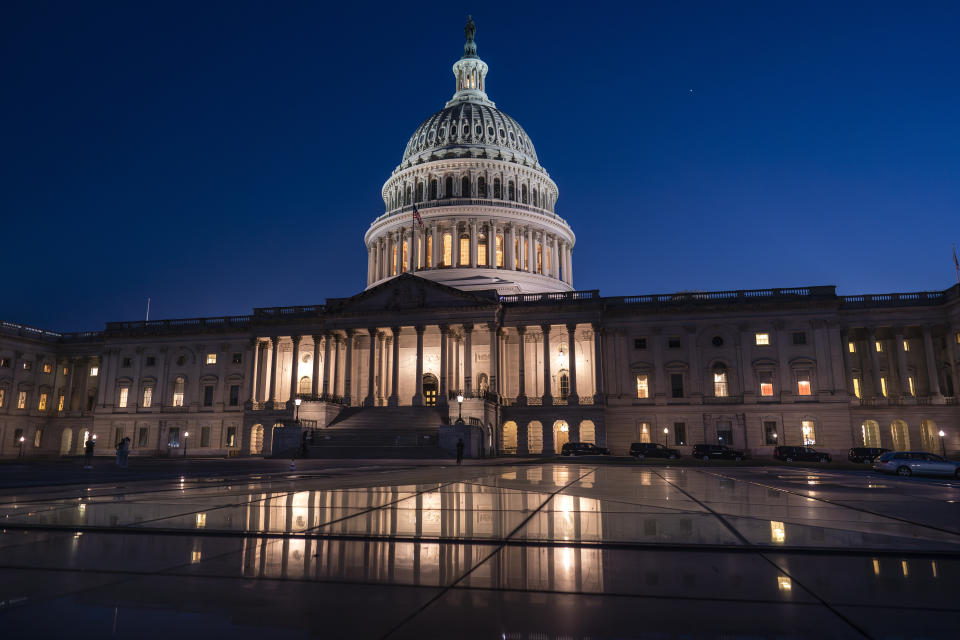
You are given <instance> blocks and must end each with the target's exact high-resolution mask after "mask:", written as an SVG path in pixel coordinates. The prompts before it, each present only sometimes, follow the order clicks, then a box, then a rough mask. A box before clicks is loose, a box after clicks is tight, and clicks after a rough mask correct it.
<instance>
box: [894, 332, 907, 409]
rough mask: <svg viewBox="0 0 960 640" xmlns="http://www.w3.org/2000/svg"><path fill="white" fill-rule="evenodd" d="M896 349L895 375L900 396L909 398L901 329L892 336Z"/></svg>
mask: <svg viewBox="0 0 960 640" xmlns="http://www.w3.org/2000/svg"><path fill="white" fill-rule="evenodd" d="M894 340H896V342H897V344H896V348H897V373H898V374H899V375H900V395H901V396H906V397H909V396H910V395H911V393H910V372H909V371H907V352H906V350H905V349H904V348H903V329H899V330H898V331H897V332H896V333H895V334H894Z"/></svg>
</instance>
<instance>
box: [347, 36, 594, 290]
mask: <svg viewBox="0 0 960 640" xmlns="http://www.w3.org/2000/svg"><path fill="white" fill-rule="evenodd" d="M474 31H475V28H474V26H473V22H472V21H469V22H468V23H467V28H466V29H465V32H466V34H467V42H466V44H465V45H464V55H463V57H462V58H460V60H458V61H457V62H456V63H455V64H454V65H453V75H454V77H455V78H456V91H455V92H454V94H453V97H452V98H451V99H450V100H449V101H448V102H447V104H446V106H445V107H444V108H443V109H442V110H440V111H438V112H436V113H434V114H433V115H432V116H430V117H429V118H427V119H426V120H425V121H424V122H423V123H422V124H421V125H420V126H419V127H417V129H416V131H415V132H414V133H413V135H412V136H411V137H410V139H409V140H408V141H407V146H406V149H405V150H404V154H403V159H402V160H401V162H400V165H399V166H398V167H397V168H396V169H394V171H393V174H392V175H391V176H390V178H389V179H388V180H387V182H386V183H385V184H384V185H383V191H382V196H383V201H384V204H385V205H386V212H385V213H384V214H383V215H382V216H380V217H378V218H377V219H376V220H374V221H373V224H371V225H370V229H368V230H367V233H366V236H365V238H364V241H365V243H366V245H367V255H368V260H367V287H368V288H370V287H373V286H375V285H377V284H379V283H381V282H383V281H385V280H389V279H390V278H395V277H397V276H399V275H401V274H403V273H405V272H416V273H417V275H419V276H420V277H423V278H427V279H430V280H434V281H437V282H441V283H443V284H446V285H449V286H452V287H456V288H458V289H466V290H480V289H496V290H497V291H499V292H500V293H538V292H551V291H570V290H571V289H572V288H573V264H572V262H573V245H574V242H575V240H576V239H575V236H574V235H573V231H572V230H571V229H570V226H569V225H568V224H567V222H566V221H565V220H564V219H563V218H561V217H560V216H558V215H557V214H556V212H555V206H556V202H557V197H558V192H557V185H556V184H554V182H553V180H551V179H550V175H549V174H548V173H547V171H546V169H544V168H543V167H542V166H540V161H539V159H538V158H537V152H536V149H534V147H533V142H532V141H531V140H530V137H529V136H528V135H527V133H526V132H525V131H524V130H523V127H521V126H520V125H519V124H518V123H517V121H516V120H514V119H513V118H511V117H510V116H508V115H507V114H505V113H503V112H502V111H500V110H498V109H497V108H496V105H495V104H494V103H493V102H492V101H491V100H490V99H489V98H488V97H487V93H486V79H487V71H488V68H487V64H486V63H485V62H484V61H483V60H481V59H480V58H479V57H477V46H476V43H475V42H474V41H473V34H474ZM415 212H416V214H415ZM417 216H419V219H418V218H417ZM421 222H422V224H421Z"/></svg>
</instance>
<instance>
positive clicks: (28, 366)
mask: <svg viewBox="0 0 960 640" xmlns="http://www.w3.org/2000/svg"><path fill="white" fill-rule="evenodd" d="M31 369H33V363H32V362H30V361H29V360H24V361H23V370H24V371H30V370H31Z"/></svg>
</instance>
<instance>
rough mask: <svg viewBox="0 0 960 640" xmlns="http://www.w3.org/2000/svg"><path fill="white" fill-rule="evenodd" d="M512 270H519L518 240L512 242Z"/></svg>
mask: <svg viewBox="0 0 960 640" xmlns="http://www.w3.org/2000/svg"><path fill="white" fill-rule="evenodd" d="M513 268H514V269H519V268H520V238H517V239H516V240H514V241H513Z"/></svg>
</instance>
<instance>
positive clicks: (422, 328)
mask: <svg viewBox="0 0 960 640" xmlns="http://www.w3.org/2000/svg"><path fill="white" fill-rule="evenodd" d="M413 330H414V331H416V332H417V333H418V334H420V335H423V332H424V331H426V330H427V327H426V326H425V325H422V324H418V325H416V326H415V327H414V328H413Z"/></svg>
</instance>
